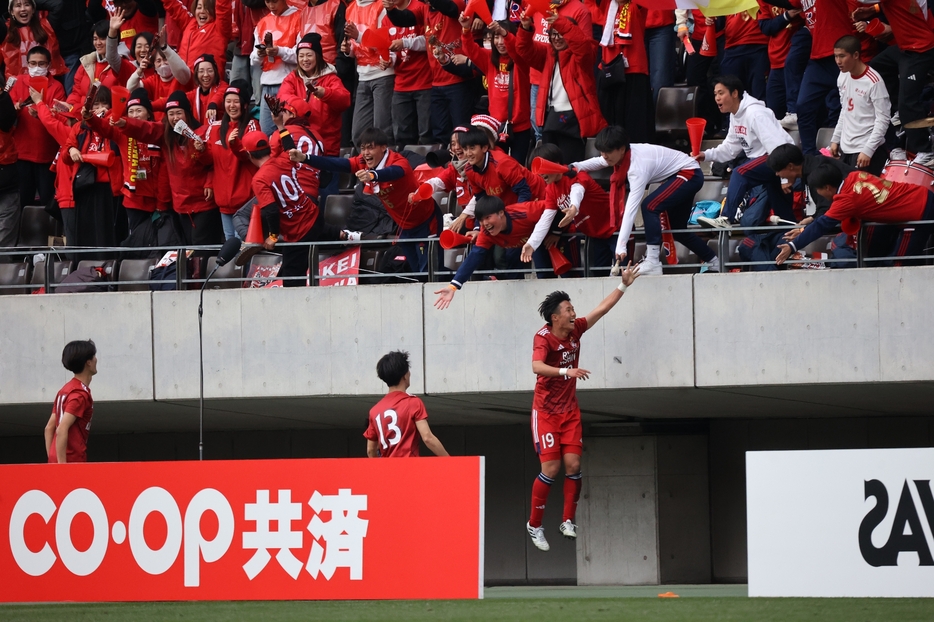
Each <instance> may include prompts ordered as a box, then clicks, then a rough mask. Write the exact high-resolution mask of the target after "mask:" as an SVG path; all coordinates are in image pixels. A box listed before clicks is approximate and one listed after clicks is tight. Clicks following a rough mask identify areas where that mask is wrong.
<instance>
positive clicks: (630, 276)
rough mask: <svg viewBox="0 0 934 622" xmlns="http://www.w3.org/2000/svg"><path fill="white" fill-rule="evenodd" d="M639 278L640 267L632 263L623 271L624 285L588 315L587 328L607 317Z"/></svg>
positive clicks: (611, 293)
mask: <svg viewBox="0 0 934 622" xmlns="http://www.w3.org/2000/svg"><path fill="white" fill-rule="evenodd" d="M637 278H639V266H638V265H637V266H635V267H633V265H632V262H630V263H629V265H628V266H626V268H625V269H624V270H623V274H622V283H620V285H619V286H618V287H617V288H616V289H614V290H613V291H611V292H610V293H609V294H608V295H607V297H606V298H604V299H603V301H602V302H601V303H600V304H598V305H597V306H596V307H595V308H594V310H593V311H591V312H590V313H588V314H587V316H586V317H585V318H584V319H586V320H587V328H593V326H594V324H596V323H597V322H599V321H600V318H602V317H603V316H604V315H606V314H607V313H608V312H609V310H610V309H612V308H613V307H615V306H616V303H617V302H619V301H620V299H621V298H622V297H623V293H625V291H626V289H627V288H628V287H629V286H630V285H632V283H633V281H635V280H636V279H637Z"/></svg>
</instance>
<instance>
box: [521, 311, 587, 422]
mask: <svg viewBox="0 0 934 622" xmlns="http://www.w3.org/2000/svg"><path fill="white" fill-rule="evenodd" d="M586 331H587V318H583V317H579V318H577V319H576V320H574V329H573V330H572V331H571V334H570V335H568V338H567V339H564V340H561V339H558V338H557V337H556V336H555V335H554V333H552V332H551V328H550V327H549V326H548V325H545V326H544V327H542V329H541V330H540V331H538V332H537V333H536V334H535V338H534V339H533V341H532V360H533V361H542V362H544V363H545V365H548V366H550V367H558V368H564V367H574V368H577V367H578V360H579V357H580V338H581V335H583V334H584V333H585V332H586ZM532 408H534V409H535V410H537V411H539V412H542V413H547V414H550V415H559V414H564V413H569V412H574V411H576V410H577V409H578V406H577V378H569V377H567V376H559V377H557V378H547V377H545V376H539V377H538V380H537V381H536V382H535V397H534V399H533V402H532Z"/></svg>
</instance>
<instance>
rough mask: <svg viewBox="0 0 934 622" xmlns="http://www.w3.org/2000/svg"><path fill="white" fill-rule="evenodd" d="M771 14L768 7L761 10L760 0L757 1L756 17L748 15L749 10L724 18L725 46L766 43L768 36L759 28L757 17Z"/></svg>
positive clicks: (764, 17) (761, 17)
mask: <svg viewBox="0 0 934 622" xmlns="http://www.w3.org/2000/svg"><path fill="white" fill-rule="evenodd" d="M771 16H772V12H771V11H770V10H769V8H768V7H766V8H765V10H763V7H762V2H761V1H760V2H759V13H758V15H757V16H756V17H757V18H758V19H753V18H752V17H750V16H749V11H743V12H742V13H736V14H735V15H730V16H728V17H727V18H726V29H725V32H726V44H725V47H728V48H732V47H736V46H737V45H766V44H768V42H769V38H768V37H767V36H766V35H765V33H763V32H762V30H760V29H759V21H758V20H759V19H766V18H768V17H771Z"/></svg>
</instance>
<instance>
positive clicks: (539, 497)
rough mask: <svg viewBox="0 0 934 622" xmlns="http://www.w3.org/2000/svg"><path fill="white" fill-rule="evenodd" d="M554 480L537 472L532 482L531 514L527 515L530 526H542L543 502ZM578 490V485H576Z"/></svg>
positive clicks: (546, 498)
mask: <svg viewBox="0 0 934 622" xmlns="http://www.w3.org/2000/svg"><path fill="white" fill-rule="evenodd" d="M554 483H555V480H553V479H551V478H550V477H548V476H546V475H545V474H544V473H539V474H538V477H536V478H535V481H534V482H532V515H531V516H530V517H529V525H531V526H532V527H541V526H542V516H543V515H544V514H545V502H546V501H547V500H548V492H549V491H550V490H551V485H552V484H554ZM577 489H578V491H580V486H578V488H577Z"/></svg>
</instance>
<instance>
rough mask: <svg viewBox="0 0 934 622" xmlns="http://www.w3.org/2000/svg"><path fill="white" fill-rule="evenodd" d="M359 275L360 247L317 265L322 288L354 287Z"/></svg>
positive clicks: (323, 260)
mask: <svg viewBox="0 0 934 622" xmlns="http://www.w3.org/2000/svg"><path fill="white" fill-rule="evenodd" d="M359 274H360V247H359V246H355V247H353V248H351V249H349V250H346V251H344V252H343V253H340V254H338V255H334V256H332V257H328V258H327V259H322V260H321V261H320V262H319V263H318V276H320V277H321V285H322V286H328V285H330V286H346V285H356V284H357V276H358V275H359Z"/></svg>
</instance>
